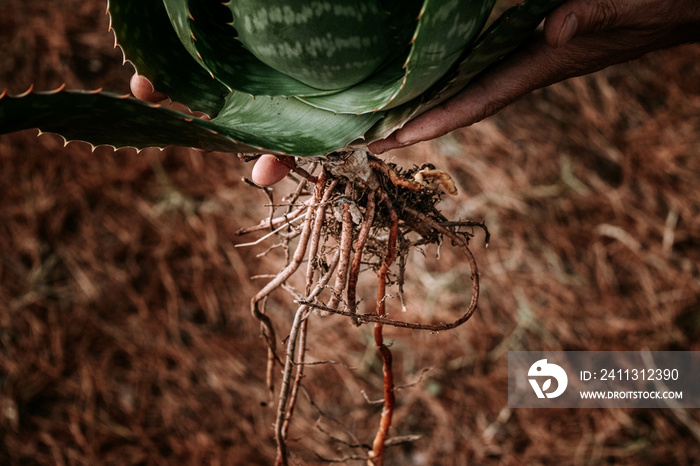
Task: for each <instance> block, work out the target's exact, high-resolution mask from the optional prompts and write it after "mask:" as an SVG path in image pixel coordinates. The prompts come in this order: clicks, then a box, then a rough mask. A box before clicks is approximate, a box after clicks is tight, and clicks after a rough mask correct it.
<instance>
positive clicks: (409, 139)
mask: <svg viewBox="0 0 700 466" xmlns="http://www.w3.org/2000/svg"><path fill="white" fill-rule="evenodd" d="M417 141H418V138H417V137H416V135H415V134H413V133H411V132H410V131H408V130H398V131H397V132H396V142H397V143H398V144H400V145H401V146H410V145H411V144H415V143H416V142H417Z"/></svg>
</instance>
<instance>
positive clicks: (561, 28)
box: [544, 0, 627, 47]
mask: <svg viewBox="0 0 700 466" xmlns="http://www.w3.org/2000/svg"><path fill="white" fill-rule="evenodd" d="M626 6H627V4H626V2H624V1H619V0H594V1H591V0H571V1H568V2H564V4H562V5H561V6H559V7H558V8H556V9H555V10H554V11H552V12H551V13H550V14H549V15H547V19H546V20H545V23H544V37H545V40H546V41H547V43H548V44H549V45H551V46H552V47H563V46H564V45H566V44H567V43H568V42H569V41H570V40H571V39H572V38H573V37H574V36H576V35H584V34H587V33H591V32H597V31H602V30H605V29H611V28H615V27H617V26H620V22H621V18H624V17H625V15H624V11H623V10H624V9H625V8H626Z"/></svg>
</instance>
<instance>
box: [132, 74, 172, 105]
mask: <svg viewBox="0 0 700 466" xmlns="http://www.w3.org/2000/svg"><path fill="white" fill-rule="evenodd" d="M129 85H130V86H131V93H132V94H134V97H136V98H137V99H141V100H145V101H147V102H160V101H161V100H165V99H166V98H167V97H166V95H165V94H163V93H162V92H157V91H156V90H155V89H154V88H153V84H151V82H150V81H149V80H148V79H146V78H145V77H143V76H141V75H138V74H134V75H133V76H132V77H131V81H130V82H129Z"/></svg>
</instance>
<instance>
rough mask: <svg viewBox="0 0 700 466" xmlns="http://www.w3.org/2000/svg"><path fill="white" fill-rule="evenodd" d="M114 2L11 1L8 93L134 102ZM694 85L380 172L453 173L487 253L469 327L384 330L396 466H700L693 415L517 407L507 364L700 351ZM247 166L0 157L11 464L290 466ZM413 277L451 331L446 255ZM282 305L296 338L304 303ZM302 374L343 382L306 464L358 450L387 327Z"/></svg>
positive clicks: (297, 459)
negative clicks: (539, 355) (252, 230)
mask: <svg viewBox="0 0 700 466" xmlns="http://www.w3.org/2000/svg"><path fill="white" fill-rule="evenodd" d="M105 3H106V2H104V1H102V0H90V1H78V0H61V1H57V0H34V1H32V2H25V1H21V0H0V44H2V49H1V50H0V89H4V88H7V90H8V92H9V93H10V94H17V93H21V92H23V91H25V90H26V89H27V88H28V87H29V85H30V84H34V88H35V89H36V90H50V89H55V88H57V87H59V86H60V85H61V84H63V83H66V85H67V87H68V88H84V89H95V88H98V87H102V88H104V89H105V90H109V91H114V92H118V93H127V92H129V87H128V82H129V78H130V76H131V74H132V72H133V69H132V68H131V66H130V65H128V64H127V65H124V66H122V54H121V52H120V51H119V49H114V48H113V44H114V37H113V34H112V33H111V32H109V31H108V25H109V20H108V17H107V16H106V14H105ZM698 83H700V46H686V47H683V48H679V49H675V50H670V51H665V52H661V53H655V54H652V55H649V56H647V57H645V58H643V59H641V60H638V61H635V62H632V63H629V64H625V65H620V66H616V67H614V68H610V69H607V70H604V71H603V72H600V73H597V74H594V75H591V76H587V77H584V78H579V79H573V80H569V81H567V82H565V83H562V84H559V85H556V86H553V87H550V88H548V89H545V90H542V91H539V92H536V93H535V94H533V95H531V96H528V97H526V98H524V99H522V100H521V101H519V102H518V103H516V104H514V105H512V106H511V107H509V108H508V109H506V110H505V111H503V112H501V113H500V114H498V115H496V116H495V117H492V118H490V119H488V120H487V121H484V122H482V123H479V124H477V125H475V126H473V127H471V128H468V129H464V130H459V131H456V132H454V133H452V134H450V135H448V136H445V137H443V138H441V139H439V140H436V141H432V142H428V143H422V144H419V145H417V146H415V147H412V148H409V149H405V150H401V151H394V152H391V153H389V154H387V155H386V156H385V159H386V160H388V161H391V162H395V163H399V164H401V165H402V166H405V167H411V166H412V165H413V164H421V163H423V162H425V161H430V162H432V163H433V164H435V165H436V166H438V167H439V168H441V169H443V170H445V171H448V172H449V173H450V174H452V176H453V177H454V179H455V180H456V182H457V184H458V187H459V189H460V193H459V196H458V197H456V198H452V197H450V198H447V199H445V201H444V202H443V204H442V208H443V212H444V213H445V214H446V215H447V216H448V217H450V218H453V219H470V220H476V221H482V220H483V221H485V222H486V223H487V225H488V228H489V230H490V232H491V234H492V238H491V242H490V246H489V248H488V249H486V248H484V246H483V241H482V238H483V237H482V236H480V233H477V235H476V237H475V238H474V240H473V241H472V243H471V244H472V250H473V252H474V254H475V256H476V259H477V262H478V264H479V267H480V273H481V285H482V295H481V299H480V302H479V309H478V311H477V313H476V315H475V316H474V317H473V318H472V319H471V320H470V321H469V322H467V323H466V324H465V325H463V326H462V327H460V328H458V329H456V330H453V331H449V332H442V333H439V334H432V333H422V332H412V331H408V330H402V329H387V330H386V337H385V338H388V339H389V340H390V341H391V342H392V351H393V353H394V358H395V366H394V369H395V378H396V384H397V385H399V386H401V387H402V388H401V389H400V390H398V391H397V411H396V414H395V418H394V422H393V427H392V432H391V433H392V435H394V436H404V435H416V436H419V437H418V438H417V439H416V440H415V441H413V442H411V443H408V444H402V445H400V446H395V447H392V448H390V449H389V450H388V452H387V454H388V459H387V464H406V465H410V464H415V465H463V464H467V463H469V464H680V465H683V464H695V463H696V462H697V458H698V457H699V456H700V446H699V445H700V415H699V413H698V411H697V410H673V409H654V410H652V409H647V410H644V409H639V410H629V409H606V410H597V409H578V410H574V409H571V410H562V409H560V410H554V409H549V410H548V409H513V410H509V409H508V403H507V393H508V387H507V354H508V351H509V350H579V351H580V350H641V349H650V350H699V349H700V344H699V343H698V341H699V340H700V270H699V264H700V190H699V189H698V186H699V185H700V156H699V155H700V86H698ZM250 170H251V166H250V165H246V164H244V163H242V162H240V161H239V160H238V159H237V157H236V156H235V155H233V154H221V153H202V152H198V151H194V150H190V149H185V148H167V149H165V150H164V151H159V150H156V149H149V150H144V151H141V152H140V153H136V151H135V150H133V149H122V150H118V151H114V150H112V149H111V148H108V147H99V148H97V149H96V150H95V151H94V152H92V151H91V150H90V146H89V145H87V144H84V143H79V142H76V143H71V144H68V145H67V147H64V144H63V141H62V139H61V138H59V137H57V136H55V135H43V136H41V137H39V138H37V137H36V132H35V131H26V132H23V133H19V134H12V135H4V136H0V436H1V439H0V464H37V465H54V464H57V465H64V464H66V465H67V464H71V465H94V464H112V465H132V464H148V465H151V464H155V465H161V464H163V465H164V464H169V465H170V464H188V465H199V464H202V465H204V464H207V465H208V464H212V465H216V464H227V465H228V464H270V463H271V462H272V460H273V458H274V453H275V445H274V439H273V437H272V427H271V426H272V423H273V420H274V411H275V407H274V403H270V400H269V398H268V395H267V393H266V390H265V381H264V378H265V361H266V354H265V347H264V344H263V342H262V340H261V339H260V337H259V326H258V323H257V321H255V320H254V319H253V318H252V317H251V316H250V314H249V305H248V302H249V300H250V298H251V297H252V296H253V295H254V294H255V293H256V291H257V290H258V289H259V288H260V287H262V286H263V285H264V283H265V282H266V280H265V278H255V277H256V276H259V275H266V274H270V273H274V272H276V270H277V269H278V268H279V267H280V264H282V261H283V257H282V256H281V254H277V253H276V252H275V251H272V252H270V253H268V254H266V255H264V256H260V253H262V252H264V251H265V250H266V249H267V248H268V247H269V246H271V245H272V243H263V244H261V245H259V246H255V247H250V248H234V246H235V244H236V243H240V242H242V241H248V240H249V239H248V238H247V237H245V238H243V239H242V238H239V237H238V236H236V234H235V232H236V231H237V230H238V229H240V228H242V227H246V226H250V225H253V224H256V223H258V221H259V220H260V219H261V218H264V217H265V216H266V215H267V214H268V209H267V207H265V204H267V202H268V200H267V198H266V197H265V196H264V194H263V193H262V192H261V191H259V190H256V189H254V188H251V187H249V186H248V185H246V184H245V183H243V182H242V181H241V178H242V177H243V176H249V173H250ZM287 187H288V186H287ZM284 191H285V190H284V189H283V190H282V192H284ZM406 279H407V284H406V289H407V298H408V315H406V316H401V317H407V318H410V319H413V320H420V319H424V320H426V321H428V320H446V321H447V320H454V318H456V316H458V315H461V312H463V310H464V308H465V306H466V305H467V304H468V301H469V298H470V291H469V290H470V289H469V286H470V284H469V268H468V265H467V263H466V262H465V260H464V256H463V255H462V254H461V253H460V252H459V251H452V250H450V247H449V246H448V245H444V246H443V247H442V249H441V251H440V259H439V260H436V250H435V248H427V249H426V250H425V253H424V254H413V255H412V256H411V257H410V261H409V267H408V271H407V277H406ZM374 292H375V290H374V288H373V287H372V280H369V281H367V286H363V287H362V288H361V291H360V295H361V296H360V297H362V298H364V301H363V302H371V300H372V299H373V298H372V296H373V293H374ZM267 308H268V311H269V313H270V314H271V316H272V318H273V319H274V320H275V322H276V323H277V327H278V332H279V334H280V338H284V336H286V333H285V331H286V330H285V329H288V328H289V324H290V322H291V319H292V316H293V312H294V305H293V303H292V301H291V299H290V298H289V297H288V296H286V295H285V294H283V293H276V294H275V295H273V296H272V297H271V298H270V300H269V302H268V305H267ZM388 308H389V310H390V312H392V313H393V315H394V316H396V315H397V314H396V313H397V312H398V313H400V311H399V309H400V305H399V303H398V300H396V299H392V300H390V301H389V303H388ZM360 310H361V311H362V309H360ZM308 355H309V358H310V359H311V360H318V361H321V360H332V361H335V362H337V364H326V365H319V366H311V367H309V368H308V369H307V371H306V378H305V379H304V382H303V385H304V387H305V390H304V392H303V394H302V395H301V397H300V400H299V404H298V407H297V412H296V413H295V418H294V419H293V422H292V426H291V429H290V438H291V442H290V449H291V451H292V455H293V457H292V460H293V464H328V461H325V460H322V459H321V458H326V459H336V460H337V459H340V458H343V457H346V456H350V455H357V454H361V453H362V450H361V449H357V448H353V447H352V446H353V445H356V444H367V443H371V440H372V438H373V435H374V432H375V431H376V426H377V423H378V420H379V414H380V410H381V405H377V404H372V403H368V400H376V399H379V398H381V397H382V392H381V383H382V382H381V365H380V363H379V361H378V359H377V356H376V353H375V349H374V347H373V342H372V337H371V328H370V327H369V326H363V327H360V328H357V327H355V326H353V325H352V324H351V323H350V322H349V321H347V320H346V319H344V318H342V317H339V316H330V317H319V316H316V317H314V318H313V319H312V321H311V323H310V333H309V341H308ZM349 464H361V462H357V461H355V462H353V461H350V462H349Z"/></svg>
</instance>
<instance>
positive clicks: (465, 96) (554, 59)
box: [395, 30, 662, 145]
mask: <svg viewBox="0 0 700 466" xmlns="http://www.w3.org/2000/svg"><path fill="white" fill-rule="evenodd" d="M661 43H662V40H661V39H659V38H656V37H654V36H652V35H649V36H648V38H647V40H646V41H640V38H639V37H638V36H636V35H631V34H629V33H625V32H624V31H617V30H614V31H606V32H601V33H598V34H589V35H581V36H574V37H573V39H571V40H570V41H569V42H568V43H567V44H566V46H563V47H553V46H551V45H550V44H549V43H548V42H547V41H546V40H545V39H544V37H543V36H542V35H541V34H540V35H536V36H534V37H533V38H532V39H531V40H530V41H529V42H528V43H527V44H525V45H524V46H523V47H521V48H520V49H518V50H516V51H515V52H514V53H513V54H511V55H509V56H508V57H506V58H505V59H504V60H502V61H501V62H499V63H498V64H497V65H496V66H494V67H492V68H490V69H488V70H487V71H486V72H484V73H482V74H481V75H480V76H479V77H478V78H477V79H476V80H475V81H474V82H472V83H471V84H470V85H469V86H468V87H467V88H466V89H464V90H463V91H461V92H460V93H459V94H457V95H456V96H454V97H452V98H451V99H449V100H448V101H446V102H444V103H443V104H441V105H439V106H437V107H435V108H433V109H432V110H429V111H428V112H426V113H424V114H423V115H420V116H418V117H417V118H415V119H414V120H412V121H411V122H409V123H407V124H406V125H405V126H404V127H403V128H402V129H400V130H398V131H397V132H396V135H395V137H396V142H397V143H398V144H399V145H408V144H413V143H415V142H418V141H425V140H428V139H433V138H436V137H439V136H442V135H444V134H447V133H449V132H450V131H453V130H455V129H457V128H460V127H465V126H469V125H471V124H474V123H476V122H477V121H481V120H483V119H484V118H486V117H489V116H491V115H493V114H495V113H497V112H498V111H500V110H502V109H503V108H504V107H506V106H508V105H509V104H511V103H513V102H514V101H516V100H518V99H519V98H520V97H522V96H524V95H526V94H528V93H530V92H532V91H534V90H536V89H540V88H543V87H546V86H549V85H550V84H554V83H556V82H559V81H563V80H565V79H568V78H571V77H574V76H582V75H584V74H589V73H592V72H595V71H598V70H600V69H603V68H605V67H607V66H610V65H613V64H616V63H621V62H624V61H629V60H632V59H635V58H638V57H640V56H642V55H644V54H645V53H647V52H649V51H651V50H654V49H656V48H659V47H660V44H661Z"/></svg>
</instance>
